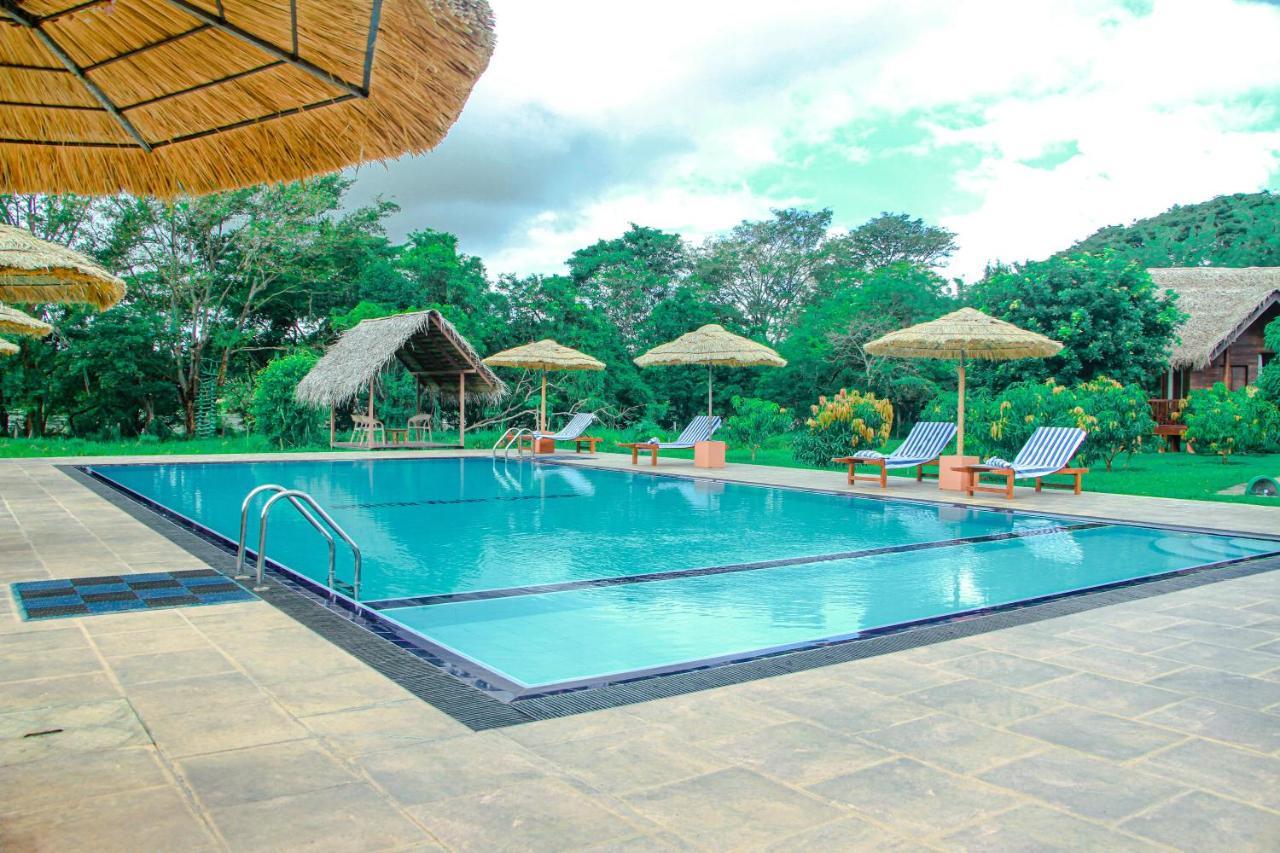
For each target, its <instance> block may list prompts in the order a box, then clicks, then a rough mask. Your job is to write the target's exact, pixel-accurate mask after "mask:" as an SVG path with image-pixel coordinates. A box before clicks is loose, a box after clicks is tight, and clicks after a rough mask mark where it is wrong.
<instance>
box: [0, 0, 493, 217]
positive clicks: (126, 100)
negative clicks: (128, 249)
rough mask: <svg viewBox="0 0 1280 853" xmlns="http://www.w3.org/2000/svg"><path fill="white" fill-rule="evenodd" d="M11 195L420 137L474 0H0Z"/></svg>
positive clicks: (466, 78) (451, 79)
mask: <svg viewBox="0 0 1280 853" xmlns="http://www.w3.org/2000/svg"><path fill="white" fill-rule="evenodd" d="M0 18H3V20H4V22H5V23H7V24H10V26H6V27H0V56H3V57H4V62H3V63H0V92H3V98H4V101H5V105H4V107H3V115H4V120H5V121H4V125H5V126H4V133H3V136H4V137H5V139H4V140H3V141H2V142H0V186H2V187H4V189H5V191H6V192H25V193H44V192H51V193H52V192H76V193H86V194H93V195H104V194H113V193H118V192H129V193H133V194H135V195H153V196H159V197H165V198H168V197H173V196H176V195H181V194H193V195H198V194H201V193H207V192H212V191H214V190H222V189H230V188H233V187H243V186H250V185H252V184H258V183H264V182H271V181H284V180H294V179H298V178H304V177H307V176H310V175H315V174H320V173H326V172H334V171H337V170H339V169H342V168H345V167H346V166H349V165H352V164H355V163H359V162H363V161H368V160H377V159H383V158H388V157H398V156H400V155H401V154H405V153H411V152H412V153H420V152H424V151H427V150H429V149H430V148H433V147H434V146H435V145H436V144H437V143H438V142H440V140H441V139H442V138H443V137H444V135H445V133H446V132H448V130H449V127H450V126H451V125H452V124H453V123H454V121H456V120H457V118H458V114H459V113H460V112H461V110H462V106H463V104H464V103H465V102H466V100H467V97H468V95H469V94H470V92H471V88H472V86H473V85H474V84H475V82H476V79H477V78H478V77H479V76H480V74H481V73H482V72H483V71H484V69H485V68H486V67H487V65H488V63H489V57H490V55H491V54H492V52H493V20H492V14H491V12H490V10H489V6H488V4H487V3H486V2H485V0H354V2H350V3H322V2H318V0H255V2H252V3H244V2H236V3H225V4H224V3H223V2H221V0H218V2H208V0H129V2H107V1H106V0H88V2H74V0H68V2H66V3H46V2H39V3H36V2H25V0H24V2H5V3H0Z"/></svg>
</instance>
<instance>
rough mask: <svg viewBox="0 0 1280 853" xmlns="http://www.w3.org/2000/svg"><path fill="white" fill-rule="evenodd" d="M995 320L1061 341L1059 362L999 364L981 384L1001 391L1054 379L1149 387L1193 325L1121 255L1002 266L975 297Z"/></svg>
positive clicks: (983, 370)
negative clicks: (1181, 328) (1184, 327)
mask: <svg viewBox="0 0 1280 853" xmlns="http://www.w3.org/2000/svg"><path fill="white" fill-rule="evenodd" d="M968 296H969V298H970V299H971V300H972V302H973V304H974V306H975V307H976V308H978V309H980V310H982V311H985V312H986V313H988V314H990V315H992V316H993V317H998V318H1000V319H1002V320H1007V321H1008V322H1010V323H1013V324H1014V325H1015V326H1018V327H1020V328H1023V329H1028V330H1030V331H1033V332H1039V333H1041V334H1043V335H1048V336H1049V337H1050V338H1053V339H1054V340H1057V341H1061V342H1062V344H1063V349H1062V351H1061V352H1060V353H1059V354H1058V355H1056V356H1053V357H1052V358H1046V359H1019V360H1017V361H1006V362H992V363H991V364H990V365H987V366H980V367H979V369H978V370H975V371H974V373H975V380H976V381H979V382H985V383H988V384H992V385H994V386H996V387H999V386H1001V385H1005V384H1008V383H1009V382H1012V381H1016V380H1021V379H1030V380H1041V379H1045V378H1048V377H1053V378H1054V379H1056V380H1057V381H1058V382H1059V383H1061V384H1064V385H1075V384H1078V383H1080V382H1085V381H1088V380H1090V379H1093V378H1095V377H1097V376H1110V377H1112V378H1113V379H1116V380H1118V381H1120V382H1122V383H1124V384H1142V383H1144V382H1146V381H1147V380H1148V379H1150V377H1152V376H1154V375H1156V374H1158V373H1161V372H1163V371H1164V370H1165V368H1166V367H1167V364H1168V358H1169V350H1170V347H1171V345H1172V342H1173V335H1174V330H1175V329H1176V328H1177V326H1178V325H1179V324H1180V323H1181V322H1182V320H1184V319H1185V316H1186V315H1184V314H1183V313H1182V312H1180V311H1179V310H1178V308H1177V305H1176V302H1175V299H1176V297H1175V296H1174V295H1173V294H1171V293H1168V292H1161V291H1160V290H1159V289H1158V288H1157V287H1156V286H1155V284H1154V283H1153V282H1152V281H1151V276H1149V275H1148V274H1147V271H1146V270H1145V269H1144V268H1143V267H1142V266H1141V265H1139V264H1137V263H1134V262H1132V261H1129V260H1126V259H1125V258H1122V257H1120V256H1119V255H1117V254H1115V253H1113V252H1107V253H1104V254H1102V255H1073V256H1071V257H1065V258H1063V257H1054V258H1050V259H1049V260H1047V261H1038V262H1033V263H1026V264H1022V265H1021V266H1016V267H997V268H995V269H993V270H991V271H989V273H988V275H987V277H986V278H984V279H983V280H982V281H980V282H978V283H977V284H975V285H974V286H973V287H972V288H971V289H970V290H969V293H968Z"/></svg>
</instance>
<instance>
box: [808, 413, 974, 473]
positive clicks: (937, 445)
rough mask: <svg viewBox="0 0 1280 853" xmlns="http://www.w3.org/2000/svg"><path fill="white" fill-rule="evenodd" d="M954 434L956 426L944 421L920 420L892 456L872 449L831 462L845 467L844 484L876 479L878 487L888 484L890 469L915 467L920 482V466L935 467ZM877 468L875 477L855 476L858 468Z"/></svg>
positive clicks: (922, 467)
mask: <svg viewBox="0 0 1280 853" xmlns="http://www.w3.org/2000/svg"><path fill="white" fill-rule="evenodd" d="M955 434H956V425H955V424H953V423H950V422H947V421H920V422H919V423H917V424H916V425H915V426H913V427H912V428H911V432H910V433H908V434H907V440H906V441H904V442H902V444H901V445H899V446H898V448H897V449H895V450H894V451H893V452H892V453H890V454H888V455H885V454H883V453H880V452H879V451H876V450H859V451H857V452H856V453H854V454H853V455H852V456H841V457H840V458H838V459H832V460H831V461H832V462H835V463H836V464H838V465H848V466H849V478H848V483H849V485H850V486H852V485H853V484H854V483H855V482H856V481H858V480H868V481H870V480H879V481H880V488H882V489H883V488H885V487H887V486H888V484H889V476H888V472H889V470H890V469H892V468H913V467H914V468H915V469H916V480H917V481H919V480H923V479H924V466H926V465H936V464H938V456H939V454H941V453H942V449H943V448H944V447H946V446H947V444H948V443H949V442H950V441H951V439H952V438H953V437H954V436H955ZM859 465H867V466H869V467H872V468H878V469H879V472H878V473H876V474H859V473H857V471H858V466H859Z"/></svg>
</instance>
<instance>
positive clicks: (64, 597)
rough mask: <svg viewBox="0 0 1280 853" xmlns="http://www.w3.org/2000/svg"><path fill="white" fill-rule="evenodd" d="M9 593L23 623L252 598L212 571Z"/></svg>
mask: <svg viewBox="0 0 1280 853" xmlns="http://www.w3.org/2000/svg"><path fill="white" fill-rule="evenodd" d="M12 588H13V596H14V598H15V599H17V602H18V608H19V610H20V611H21V613H22V618H23V619H27V620H36V619H60V618H63V617H66V616H93V615H95V614H98V613H125V612H128V611H130V610H160V609H162V608H166V607H199V606H201V605H204V604H222V603H224V602H228V601H254V600H256V599H257V596H256V595H254V594H253V593H251V592H249V590H247V589H245V588H244V587H242V586H240V584H238V583H236V582H235V581H233V580H232V579H231V578H229V577H227V576H226V575H224V574H221V573H220V572H216V571H214V570H213V569H191V570H188V571H182V572H147V573H145V574H137V575H99V576H97V577H91V578H66V579H64V580H54V581H27V582H24V583H15V584H12Z"/></svg>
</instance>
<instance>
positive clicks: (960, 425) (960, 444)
mask: <svg viewBox="0 0 1280 853" xmlns="http://www.w3.org/2000/svg"><path fill="white" fill-rule="evenodd" d="M958 373H959V374H960V390H959V392H958V393H957V396H958V397H959V400H958V401H957V405H956V455H958V456H964V356H961V357H960V367H959V368H958Z"/></svg>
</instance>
